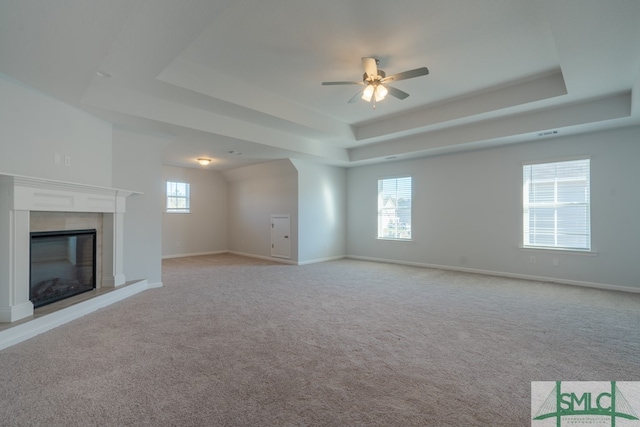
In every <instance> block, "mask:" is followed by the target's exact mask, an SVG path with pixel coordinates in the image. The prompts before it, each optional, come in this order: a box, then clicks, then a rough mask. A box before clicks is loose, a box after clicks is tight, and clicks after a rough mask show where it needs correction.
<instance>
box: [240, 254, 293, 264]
mask: <svg viewBox="0 0 640 427" xmlns="http://www.w3.org/2000/svg"><path fill="white" fill-rule="evenodd" d="M229 253H230V254H233V255H240V256H246V257H248V258H257V259H264V260H267V261H275V262H279V263H282V264H290V265H298V263H297V262H296V261H292V260H290V259H285V258H276V257H270V256H264V255H255V254H249V253H245V252H238V251H229Z"/></svg>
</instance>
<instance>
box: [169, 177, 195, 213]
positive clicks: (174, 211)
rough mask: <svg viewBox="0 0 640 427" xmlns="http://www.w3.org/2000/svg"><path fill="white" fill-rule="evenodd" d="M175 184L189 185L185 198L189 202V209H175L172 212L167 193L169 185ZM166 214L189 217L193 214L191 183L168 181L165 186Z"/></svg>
mask: <svg viewBox="0 0 640 427" xmlns="http://www.w3.org/2000/svg"><path fill="white" fill-rule="evenodd" d="M170 182H173V183H178V184H187V186H188V194H187V195H186V196H185V197H184V198H185V199H186V200H187V202H188V207H187V208H186V209H174V210H170V209H169V207H168V201H169V194H168V193H167V184H168V183H170ZM164 213H166V214H170V215H189V214H190V213H191V183H189V182H186V181H175V180H166V181H165V184H164Z"/></svg>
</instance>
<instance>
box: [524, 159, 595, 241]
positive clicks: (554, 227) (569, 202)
mask: <svg viewBox="0 0 640 427" xmlns="http://www.w3.org/2000/svg"><path fill="white" fill-rule="evenodd" d="M589 181H590V160H589V159H579V160H570V161H562V162H553V163H536V164H525V165H523V184H524V185H523V187H524V188H523V191H524V193H523V202H524V203H523V212H524V220H523V229H524V241H523V243H524V246H529V247H541V248H554V249H573V250H585V251H588V250H591V207H590V194H589V193H590V182H589Z"/></svg>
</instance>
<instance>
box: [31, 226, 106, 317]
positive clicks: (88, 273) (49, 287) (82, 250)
mask: <svg viewBox="0 0 640 427" xmlns="http://www.w3.org/2000/svg"><path fill="white" fill-rule="evenodd" d="M30 234H31V246H30V254H31V255H30V275H29V276H30V288H29V299H30V301H31V302H32V303H33V306H34V308H37V307H41V306H43V305H47V304H51V303H53V302H56V301H60V300H62V299H66V298H70V297H72V296H75V295H78V294H81V293H83V292H87V291H91V290H93V289H95V288H96V230H95V229H89V230H60V231H39V232H32V233H30Z"/></svg>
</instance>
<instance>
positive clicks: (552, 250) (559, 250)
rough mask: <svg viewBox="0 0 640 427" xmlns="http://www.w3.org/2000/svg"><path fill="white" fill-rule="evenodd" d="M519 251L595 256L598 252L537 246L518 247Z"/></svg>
mask: <svg viewBox="0 0 640 427" xmlns="http://www.w3.org/2000/svg"><path fill="white" fill-rule="evenodd" d="M519 249H521V250H525V251H533V252H548V253H563V254H572V255H587V256H597V255H598V252H596V251H594V250H585V251H582V250H579V249H564V248H548V247H539V246H519Z"/></svg>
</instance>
